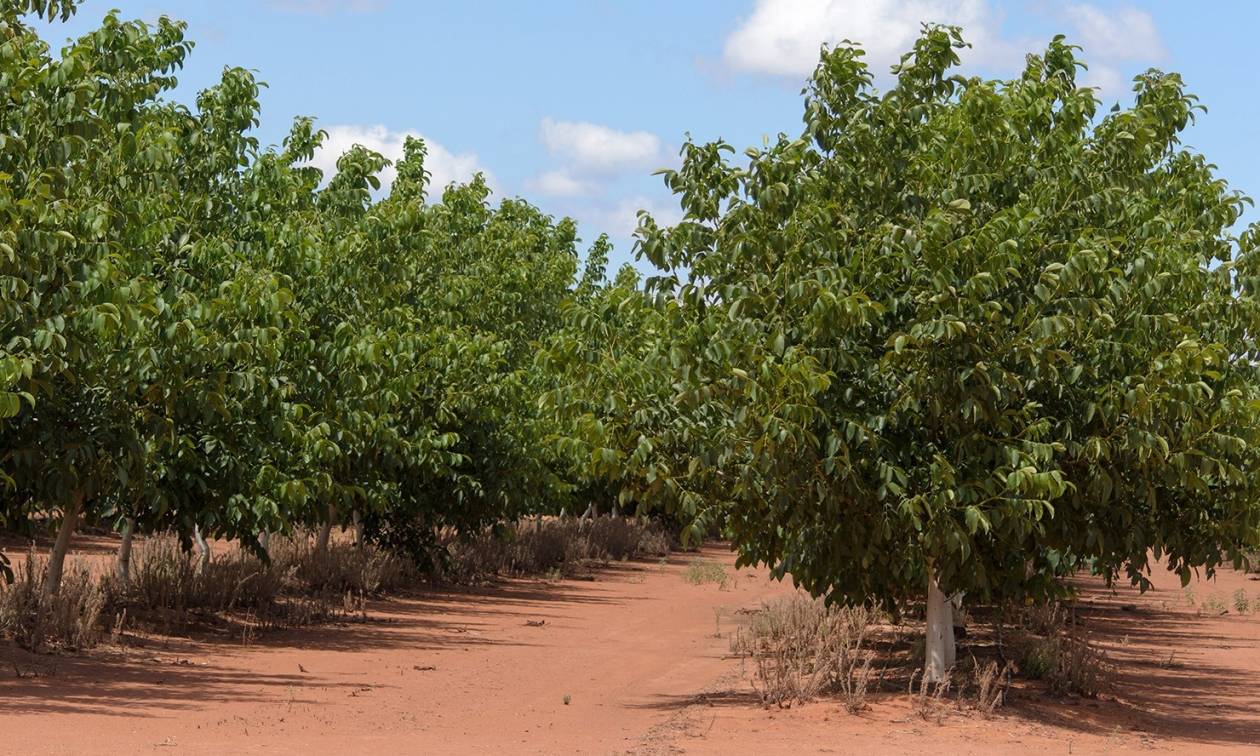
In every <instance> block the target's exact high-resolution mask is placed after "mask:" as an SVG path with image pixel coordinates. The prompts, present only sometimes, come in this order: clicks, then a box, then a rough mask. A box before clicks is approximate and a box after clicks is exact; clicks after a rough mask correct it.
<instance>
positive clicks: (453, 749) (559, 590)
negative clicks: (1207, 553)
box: [0, 547, 1260, 756]
mask: <svg viewBox="0 0 1260 756" xmlns="http://www.w3.org/2000/svg"><path fill="white" fill-rule="evenodd" d="M10 553H11V554H12V553H13V552H12V551H11V552H10ZM692 558H693V557H692V556H690V555H686V556H683V555H679V556H675V557H674V558H672V559H670V560H669V561H668V563H667V564H658V563H656V562H632V563H622V564H616V565H612V566H610V567H608V568H607V569H602V570H599V571H597V572H596V573H595V578H596V579H595V580H594V581H582V580H566V581H562V582H558V583H549V582H545V581H541V580H529V579H522V580H505V581H502V582H501V583H500V584H498V585H496V586H494V587H492V588H485V589H479V590H472V591H450V592H446V591H425V592H423V593H418V594H416V595H414V596H410V597H405V598H395V599H392V600H389V601H382V602H375V603H372V604H371V605H370V606H369V620H368V621H367V622H364V623H351V624H340V625H329V626H323V627H315V628H307V629H301V630H291V631H281V632H273V633H268V634H266V635H264V636H263V637H261V638H260V639H258V640H256V641H254V642H252V643H250V644H248V645H242V644H241V643H240V642H239V641H233V642H230V643H229V642H224V641H209V640H185V639H171V640H168V641H165V642H160V641H153V642H150V643H147V644H146V645H145V646H144V647H126V648H102V649H97V650H95V651H93V652H91V653H89V654H87V655H84V656H38V657H36V656H31V655H29V654H26V653H24V652H20V651H17V650H15V649H14V647H12V646H11V644H3V645H2V646H0V733H3V741H2V742H3V743H4V747H3V749H0V750H3V752H5V753H22V754H62V753H64V754H121V753H162V754H168V753H169V754H180V753H188V754H211V753H213V754H253V753H260V754H261V753H268V754H288V753H298V754H303V755H304V756H315V755H316V754H334V753H335V754H357V753H378V754H387V753H407V754H410V753H417V754H420V753H425V754H429V753H438V754H445V753H453V754H454V753H460V754H462V753H502V754H514V753H548V754H551V753H596V754H602V753H639V754H666V753H715V754H717V753H757V754H777V753H784V754H800V753H906V752H911V753H915V752H932V753H936V754H946V753H947V754H962V753H976V754H990V753H992V754H997V753H1016V752H1039V753H1046V754H1060V753H1062V754H1067V753H1074V754H1079V753H1139V752H1140V753H1149V752H1152V751H1155V752H1160V751H1163V752H1168V753H1234V752H1237V753H1254V752H1260V746H1257V744H1260V684H1258V683H1260V615H1255V614H1248V615H1245V616H1237V615H1236V614H1235V613H1234V610H1233V609H1232V594H1233V593H1234V591H1235V590H1237V589H1239V588H1242V589H1244V590H1245V591H1246V593H1247V595H1248V597H1249V598H1251V599H1252V600H1255V599H1256V598H1257V597H1260V582H1255V581H1251V580H1249V579H1248V576H1246V575H1240V574H1236V573H1233V572H1226V573H1224V574H1222V575H1221V576H1220V577H1219V578H1218V581H1217V582H1216V583H1201V584H1197V585H1196V586H1195V588H1194V591H1195V599H1196V605H1199V606H1201V604H1202V602H1204V601H1207V600H1209V598H1210V597H1212V596H1214V595H1215V596H1217V597H1219V598H1220V599H1221V600H1222V601H1223V602H1224V603H1225V604H1226V605H1228V606H1229V607H1230V609H1229V613H1228V614H1225V615H1218V613H1217V611H1216V610H1212V611H1209V612H1207V613H1206V614H1205V613H1203V610H1202V609H1197V610H1196V609H1192V608H1190V606H1189V604H1188V603H1187V601H1186V597H1185V596H1184V595H1183V592H1182V591H1181V589H1180V586H1179V585H1178V584H1177V581H1176V579H1175V578H1172V577H1171V576H1169V577H1167V578H1165V577H1164V576H1160V578H1159V579H1158V580H1157V581H1156V582H1157V586H1158V588H1159V589H1158V590H1156V591H1154V592H1151V593H1148V594H1147V595H1145V596H1138V595H1137V594H1136V592H1130V591H1127V590H1122V591H1119V592H1118V593H1117V594H1116V595H1112V594H1111V593H1109V592H1106V591H1103V590H1102V589H1100V588H1098V587H1096V586H1093V585H1092V584H1083V586H1084V588H1085V598H1086V601H1085V602H1084V603H1085V605H1086V606H1090V607H1091V608H1088V609H1086V610H1084V611H1083V612H1082V615H1081V616H1082V617H1083V618H1084V622H1085V624H1086V626H1087V627H1088V628H1089V629H1090V631H1091V632H1092V633H1093V634H1094V636H1095V637H1096V638H1099V639H1102V640H1105V641H1106V645H1107V648H1108V653H1109V654H1110V655H1111V658H1112V659H1113V660H1114V661H1116V662H1117V663H1118V665H1119V669H1120V674H1119V678H1118V681H1117V686H1116V689H1115V691H1114V692H1113V694H1112V695H1108V696H1105V697H1104V698H1103V699H1102V700H1099V701H1082V700H1067V701H1060V700H1054V699H1048V698H1045V697H1044V696H1041V695H1040V694H1035V693H1032V692H1027V691H1025V692H1024V693H1023V695H1017V696H1016V698H1015V700H1014V701H1013V702H1012V704H1011V705H1010V706H1009V707H1007V708H1005V709H1003V710H1000V711H1001V713H1000V714H999V716H997V717H995V718H993V719H989V720H985V719H982V718H980V717H978V716H976V715H974V714H970V713H966V712H951V713H950V715H949V716H947V717H946V718H945V720H944V723H943V724H940V725H938V724H936V723H935V722H927V721H924V720H922V719H920V718H918V717H915V716H913V715H912V714H911V713H910V708H909V705H908V703H907V701H906V697H905V695H904V694H903V693H902V694H898V693H887V694H883V695H881V696H878V697H877V698H876V699H875V701H874V706H873V708H872V709H871V710H870V711H868V712H865V713H863V714H862V715H860V716H852V715H849V714H846V713H845V712H844V710H843V708H842V707H841V706H840V705H839V704H838V703H836V702H834V701H820V702H815V703H811V704H808V705H804V706H798V707H795V708H793V709H790V710H778V709H775V710H767V709H764V708H761V707H760V706H758V705H757V703H756V699H755V696H754V694H753V691H752V689H751V687H750V685H749V683H748V681H747V680H745V679H743V678H742V677H741V676H740V668H739V663H738V661H736V660H733V659H730V658H728V650H729V646H728V640H727V637H726V636H727V635H728V633H729V632H730V631H731V630H732V628H733V627H734V626H735V623H737V622H738V621H739V620H740V619H741V618H742V615H741V614H738V613H737V610H739V609H742V608H755V607H756V606H758V605H759V604H760V603H761V602H762V601H764V600H767V599H769V598H772V597H774V596H778V595H786V594H787V593H789V592H790V590H791V589H790V587H788V586H784V585H781V584H778V583H773V582H770V581H769V580H767V579H766V577H765V574H764V572H754V571H751V570H746V569H745V570H741V571H738V572H736V571H735V570H734V568H733V567H732V566H731V561H732V557H731V555H730V554H729V553H727V552H725V551H723V550H721V549H720V548H718V547H711V548H708V549H706V550H705V551H704V553H703V554H702V558H704V559H710V560H714V561H720V562H722V563H723V564H724V565H725V566H726V570H727V574H728V575H729V576H732V577H735V579H734V580H732V581H730V582H729V583H728V585H727V586H726V587H725V588H722V587H719V586H717V585H715V584H706V585H692V584H690V583H688V582H686V581H685V580H684V579H683V575H684V573H685V571H686V565H687V563H688V562H689V561H690V560H691V559H692ZM736 576H737V577H736ZM1090 599H1092V600H1093V602H1092V605H1091V604H1090V603H1089V600H1090ZM715 613H716V614H717V617H718V619H717V622H718V628H717V629H720V631H721V633H722V636H723V637H721V638H718V637H715ZM539 622H541V623H542V624H541V625H538V624H530V623H539ZM19 673H20V675H21V676H19ZM566 696H568V699H569V702H568V704H566V703H565V697H566Z"/></svg>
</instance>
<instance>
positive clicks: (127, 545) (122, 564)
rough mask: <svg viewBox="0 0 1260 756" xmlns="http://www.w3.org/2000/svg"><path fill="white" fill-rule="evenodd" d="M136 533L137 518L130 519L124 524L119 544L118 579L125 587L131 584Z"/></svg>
mask: <svg viewBox="0 0 1260 756" xmlns="http://www.w3.org/2000/svg"><path fill="white" fill-rule="evenodd" d="M135 532H136V521H135V518H132V517H128V518H127V519H126V521H124V522H123V529H122V542H121V543H119V544H118V565H117V567H118V579H119V580H121V581H122V582H123V584H124V585H125V584H127V583H129V582H131V537H132V536H133V535H134V534H135Z"/></svg>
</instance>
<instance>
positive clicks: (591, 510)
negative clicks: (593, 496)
mask: <svg viewBox="0 0 1260 756" xmlns="http://www.w3.org/2000/svg"><path fill="white" fill-rule="evenodd" d="M592 517H599V510H598V509H596V508H595V502H593V501H592V502H591V503H590V504H589V505H587V507H586V511H585V512H583V513H582V517H581V518H580V519H582V520H589V519H591V518H592Z"/></svg>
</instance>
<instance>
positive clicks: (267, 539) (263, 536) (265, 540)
mask: <svg viewBox="0 0 1260 756" xmlns="http://www.w3.org/2000/svg"><path fill="white" fill-rule="evenodd" d="M258 545H259V546H261V547H262V550H263V551H267V550H268V549H269V547H270V546H271V531H270V530H264V531H263V532H261V533H259V534H258Z"/></svg>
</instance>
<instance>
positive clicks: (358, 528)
mask: <svg viewBox="0 0 1260 756" xmlns="http://www.w3.org/2000/svg"><path fill="white" fill-rule="evenodd" d="M350 524H351V526H352V527H353V528H354V545H355V547H356V548H360V547H362V546H363V521H362V520H361V519H360V518H359V510H357V509H356V510H354V511H352V512H351V513H350Z"/></svg>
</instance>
